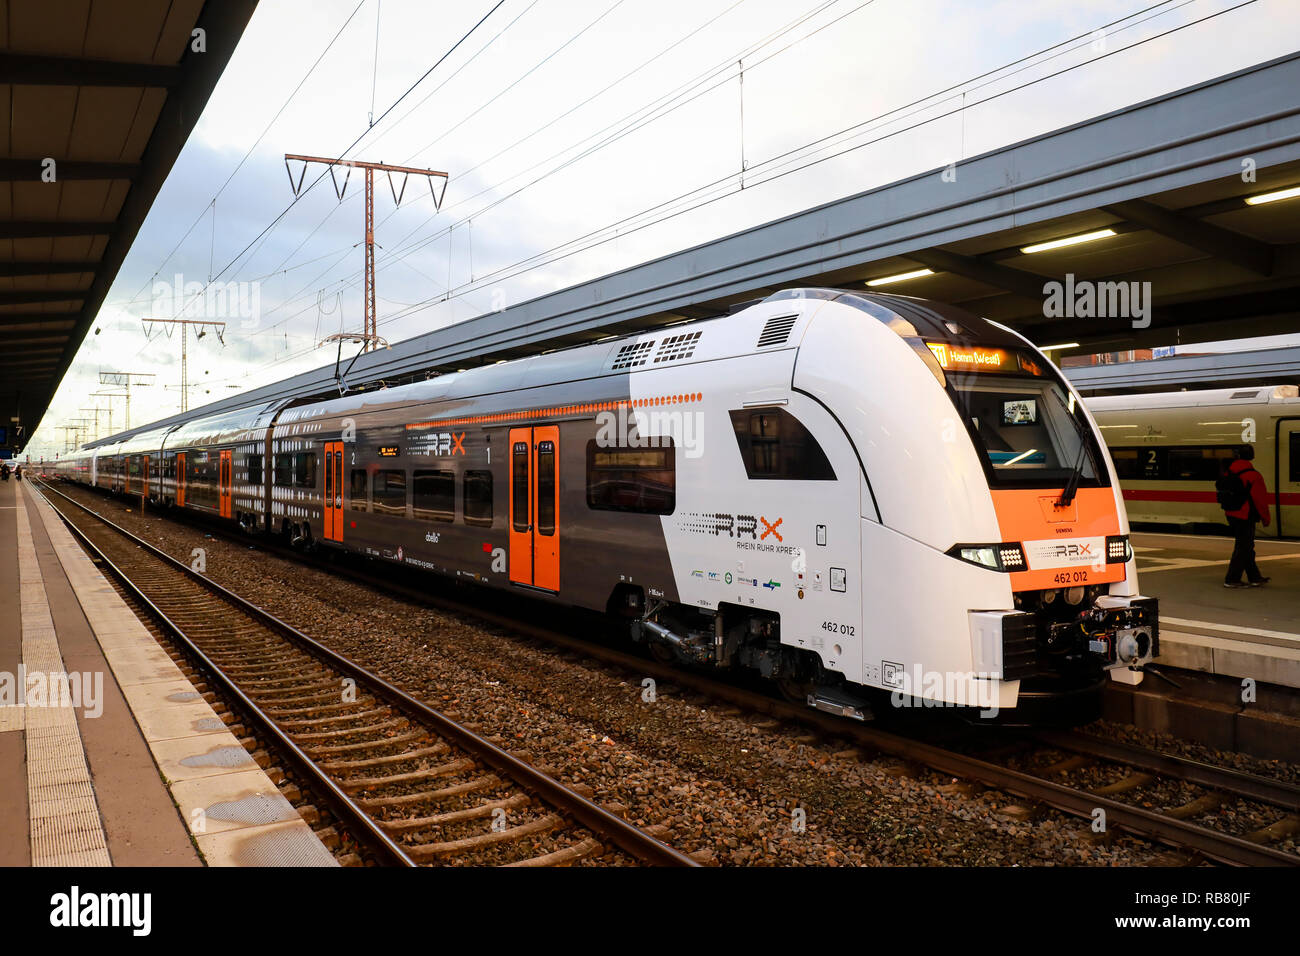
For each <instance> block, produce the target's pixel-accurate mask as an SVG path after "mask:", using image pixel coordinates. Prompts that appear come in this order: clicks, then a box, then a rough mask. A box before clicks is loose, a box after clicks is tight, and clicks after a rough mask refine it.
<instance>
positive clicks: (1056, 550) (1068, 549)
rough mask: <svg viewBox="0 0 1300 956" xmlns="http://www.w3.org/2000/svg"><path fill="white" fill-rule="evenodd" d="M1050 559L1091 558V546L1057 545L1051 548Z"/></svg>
mask: <svg viewBox="0 0 1300 956" xmlns="http://www.w3.org/2000/svg"><path fill="white" fill-rule="evenodd" d="M1052 557H1054V558H1091V557H1092V545H1090V544H1057V545H1053V546H1052Z"/></svg>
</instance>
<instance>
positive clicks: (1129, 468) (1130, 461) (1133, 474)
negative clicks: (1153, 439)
mask: <svg viewBox="0 0 1300 956" xmlns="http://www.w3.org/2000/svg"><path fill="white" fill-rule="evenodd" d="M1139 451H1141V449H1139V448H1112V449H1111V450H1110V460H1111V461H1113V462H1114V463H1115V474H1116V475H1117V476H1118V477H1119V480H1120V481H1129V480H1131V479H1133V478H1140V477H1142V473H1141V471H1140V469H1139V468H1138V452H1139Z"/></svg>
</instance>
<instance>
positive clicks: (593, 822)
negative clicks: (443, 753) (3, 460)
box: [47, 486, 700, 867]
mask: <svg viewBox="0 0 1300 956" xmlns="http://www.w3.org/2000/svg"><path fill="white" fill-rule="evenodd" d="M47 487H48V486H47ZM49 490H50V491H53V492H54V493H55V494H57V495H59V496H60V497H62V498H65V499H67V500H68V501H70V502H71V503H72V504H74V505H76V506H77V507H78V508H81V509H82V510H84V511H85V512H86V513H87V514H90V515H92V516H94V517H95V518H96V519H97V520H99V521H101V522H103V523H104V524H105V525H106V526H108V527H109V528H111V529H112V530H113V531H115V532H117V533H118V534H119V535H121V536H122V537H123V538H125V539H126V540H128V541H130V542H131V543H133V544H135V545H136V546H138V547H140V548H141V549H143V550H144V551H145V552H146V553H148V554H149V555H151V556H152V557H155V558H157V559H159V560H160V561H162V562H164V563H165V564H167V565H169V566H170V567H172V568H174V569H176V570H178V571H180V572H182V573H184V574H185V575H186V576H187V577H189V578H191V579H192V580H194V581H196V582H198V583H199V584H201V585H202V586H203V587H205V588H207V589H208V590H209V591H211V592H212V593H214V594H215V595H217V596H218V597H220V598H222V599H223V600H225V601H227V602H228V603H230V604H232V605H234V606H235V607H237V608H238V609H239V610H241V611H244V612H245V613H248V614H249V615H251V616H252V617H254V618H255V619H256V620H258V621H259V622H261V623H263V624H265V625H266V626H267V627H269V628H271V629H273V630H275V631H276V632H278V633H279V634H281V635H282V636H284V637H286V638H288V639H289V640H291V641H293V642H294V643H296V644H298V645H299V646H301V647H302V648H303V649H305V650H307V651H308V652H310V653H311V654H313V655H314V656H316V657H318V658H319V659H321V660H322V661H324V662H325V663H326V664H327V665H329V666H332V667H334V668H335V669H336V670H339V671H341V672H343V673H344V674H346V675H347V676H350V677H352V678H353V679H355V680H356V681H357V682H358V683H359V684H362V685H364V686H365V687H366V688H367V689H369V690H370V691H372V692H373V693H375V694H376V696H378V697H380V698H382V699H384V700H385V701H387V702H388V703H389V704H391V705H392V706H393V707H395V708H396V709H398V710H400V711H402V712H404V713H405V714H406V715H407V716H410V717H414V718H415V719H416V720H417V721H419V722H420V723H423V724H425V725H427V726H431V727H432V729H434V731H435V732H436V733H438V734H440V735H442V736H444V737H446V738H448V739H450V740H452V741H454V742H455V743H456V744H457V745H458V746H460V747H461V748H462V749H464V750H465V751H467V752H469V753H471V754H473V755H474V756H476V757H479V758H481V759H482V760H483V761H484V762H485V763H487V764H489V765H491V766H492V767H494V768H496V769H497V770H500V771H501V772H502V773H504V774H506V775H507V776H508V777H510V778H511V779H512V780H514V781H515V783H517V784H518V785H520V786H521V787H523V788H525V789H528V790H532V791H534V792H535V793H537V794H539V795H540V796H542V797H543V798H544V799H545V800H546V801H547V802H549V803H551V804H552V805H553V806H555V807H556V808H557V809H560V810H563V811H565V812H567V813H569V814H570V815H571V816H572V817H573V818H574V819H575V820H577V821H578V822H579V823H581V824H583V825H584V826H586V827H587V828H588V829H590V830H592V831H593V832H594V833H597V834H599V835H601V836H603V837H606V838H607V839H609V840H610V841H611V842H613V843H614V844H615V845H616V846H618V847H619V848H620V849H622V850H624V851H625V852H627V853H629V854H631V855H632V856H633V857H635V858H636V859H638V860H641V861H642V862H643V863H649V864H652V865H656V866H690V867H697V866H699V865H700V864H699V863H697V862H696V861H695V860H692V859H691V858H690V857H688V856H686V855H685V854H683V853H681V852H679V851H678V850H675V849H673V848H672V847H670V846H668V845H666V844H664V843H661V842H660V841H659V840H656V839H655V838H654V837H652V836H650V835H649V834H647V833H645V832H644V831H642V830H640V829H638V828H637V827H635V826H633V825H632V824H630V823H628V822H627V821H626V820H624V819H622V818H621V817H618V816H615V815H614V814H612V813H610V812H609V811H608V810H606V809H605V808H603V807H601V806H600V805H599V804H596V803H594V802H592V801H591V800H588V799H587V798H586V797H584V796H582V795H581V794H579V793H576V792H574V791H573V790H570V789H569V788H567V787H566V786H564V784H562V783H560V782H559V781H558V780H556V779H554V778H553V777H551V776H549V775H548V774H545V773H543V772H542V771H540V770H538V769H537V768H536V767H534V766H532V765H531V764H528V763H525V762H524V761H522V760H520V759H519V758H517V757H515V756H513V755H512V754H510V753H508V752H507V751H505V750H502V749H501V748H500V747H498V746H496V745H495V744H493V743H492V742H491V741H489V740H487V739H485V738H483V737H481V736H479V735H478V734H476V733H474V732H473V731H471V730H470V729H469V728H467V727H464V726H462V725H461V724H458V723H457V722H456V721H454V720H452V719H451V718H450V717H447V716H446V715H445V714H442V713H440V712H439V711H437V710H434V709H433V708H432V707H429V706H428V705H427V704H425V703H424V702H423V701H420V700H417V699H416V698H415V697H412V696H411V695H410V694H408V693H406V691H404V690H402V689H400V688H398V687H396V686H394V685H393V684H390V683H389V682H388V681H385V680H384V679H383V678H381V677H378V676H377V675H375V674H373V673H371V672H370V671H367V670H366V669H365V668H364V667H362V666H361V665H360V664H357V663H356V662H355V661H352V660H350V659H349V658H346V657H344V656H342V655H341V654H338V653H337V652H335V651H333V650H331V649H330V648H328V647H326V646H325V645H323V644H321V643H320V642H319V641H317V640H315V639H314V638H312V637H309V636H308V635H306V634H304V633H303V632H301V631H299V630H298V629H297V628H295V627H293V625H291V624H288V623H286V622H284V621H282V620H280V619H279V618H278V617H276V616H275V615H273V614H271V613H270V612H268V611H266V610H265V609H263V608H261V607H258V606H257V605H256V604H253V603H251V602H249V601H247V600H245V599H244V598H242V597H240V596H239V595H237V594H235V593H234V592H232V591H230V590H228V589H226V588H224V587H222V586H221V585H220V584H218V583H217V582H215V581H213V580H211V579H209V578H207V577H205V576H204V575H202V574H199V573H198V572H197V571H195V570H193V569H192V568H190V567H189V566H188V565H186V564H185V563H184V562H181V561H178V560H177V559H175V558H173V557H172V556H171V555H169V554H167V553H166V552H165V551H162V550H161V549H159V548H157V547H155V546H154V545H152V544H150V543H149V542H148V541H145V540H144V539H143V538H140V537H137V536H136V535H134V534H132V533H131V532H130V531H127V530H126V529H125V528H123V527H121V526H120V525H117V524H116V523H114V522H113V521H111V520H110V519H108V518H106V517H104V516H103V515H101V514H99V513H98V512H96V511H94V510H92V509H90V508H88V507H86V506H85V505H83V504H81V502H78V501H77V500H76V499H74V498H71V497H69V496H68V495H66V494H64V493H63V492H61V491H58V490H57V489H54V488H50V489H49ZM51 506H53V505H51ZM55 511H56V513H59V514H60V517H62V518H63V520H64V521H65V523H68V524H69V526H70V527H73V528H74V529H75V525H72V524H71V522H70V521H69V520H68V519H67V517H66V516H63V515H62V514H61V513H60V512H58V509H57V508H56V509H55ZM78 536H79V537H81V538H82V540H85V541H87V543H89V539H87V538H86V536H85V535H84V534H81V533H80V531H79V530H78ZM91 547H92V548H93V547H94V546H93V545H91ZM94 550H95V551H96V553H99V554H101V555H102V552H100V551H99V549H98V548H94ZM105 560H106V561H107V558H105ZM108 563H109V565H110V566H111V567H113V569H114V571H115V574H119V575H120V574H121V573H122V572H121V571H120V570H119V569H117V568H116V566H114V565H112V563H111V562H108ZM131 587H132V591H133V593H136V594H139V593H140V592H139V590H138V589H137V588H135V587H134V585H132V586H131ZM144 600H145V601H146V602H147V603H148V606H149V607H150V609H151V612H153V613H157V614H159V615H160V616H161V617H163V618H164V619H166V620H167V621H168V625H169V627H170V628H175V629H176V630H177V631H178V632H179V628H177V627H176V625H175V624H173V623H171V621H170V619H167V618H166V615H164V614H163V613H162V612H161V611H159V610H157V609H156V607H155V606H154V605H153V603H152V602H150V601H148V599H147V598H144ZM185 642H186V644H187V645H188V646H190V647H193V643H192V642H191V641H189V640H188V639H187V638H186V639H185ZM195 650H196V651H197V648H195ZM197 652H198V654H199V655H200V656H202V657H203V659H204V660H205V661H206V662H207V666H209V667H212V668H215V667H216V665H214V664H212V663H211V661H210V660H208V659H207V657H206V655H203V654H202V652H201V651H197ZM223 677H224V675H223ZM226 683H229V682H228V681H227V682H226ZM223 686H224V685H223ZM230 686H232V687H233V685H230ZM238 696H239V697H240V699H241V700H242V701H247V697H246V696H245V695H244V694H242V693H239V694H238ZM248 705H249V706H252V707H254V708H255V707H256V705H253V704H252V702H251V701H248ZM259 713H260V711H259ZM263 716H265V715H263ZM268 719H269V718H268ZM275 733H276V737H277V740H278V739H284V740H286V741H287V738H285V737H284V735H283V733H281V732H280V731H279V730H278V728H277V729H276V732H275ZM287 742H288V745H289V746H290V747H293V749H294V750H295V751H297V748H296V747H294V745H293V744H292V742H291V741H287ZM298 752H299V753H301V751H298ZM302 757H303V759H306V760H310V758H307V757H306V755H305V754H302ZM317 773H318V774H319V773H320V772H319V771H317ZM322 779H325V780H328V778H323V777H322ZM329 783H330V788H331V791H337V792H338V793H340V794H342V791H340V790H338V787H337V786H336V785H334V784H333V783H332V781H330V782H329ZM345 799H346V797H345ZM348 802H349V803H351V801H350V800H349V801H348ZM357 809H358V811H359V812H363V811H360V808H357ZM366 819H367V820H369V818H368V817H367V818H366ZM375 829H376V825H375V824H374V823H373V821H370V822H369V826H368V827H367V832H369V831H373V830H375ZM385 839H387V836H386V835H385ZM388 842H389V843H391V842H392V841H391V840H388ZM393 845H394V846H395V847H396V844H393ZM397 849H398V851H399V852H402V851H401V849H400V847H397ZM402 855H403V856H405V853H404V852H402ZM407 859H408V860H409V857H407ZM410 865H414V863H413V862H412V863H411V864H410Z"/></svg>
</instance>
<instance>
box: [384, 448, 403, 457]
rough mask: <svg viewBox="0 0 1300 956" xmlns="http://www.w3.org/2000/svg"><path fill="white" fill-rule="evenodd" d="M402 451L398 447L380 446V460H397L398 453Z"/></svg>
mask: <svg viewBox="0 0 1300 956" xmlns="http://www.w3.org/2000/svg"><path fill="white" fill-rule="evenodd" d="M400 450H401V449H399V448H398V447H397V446H396V445H380V446H379V457H380V458H396V457H397V454H398V452H399V451H400Z"/></svg>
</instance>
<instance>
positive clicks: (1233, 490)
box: [1214, 471, 1250, 511]
mask: <svg viewBox="0 0 1300 956" xmlns="http://www.w3.org/2000/svg"><path fill="white" fill-rule="evenodd" d="M1214 488H1215V490H1216V492H1217V495H1216V497H1217V498H1218V499H1219V507H1220V508H1222V509H1223V510H1224V511H1239V510H1240V509H1242V508H1244V507H1245V506H1246V502H1247V501H1248V500H1250V494H1249V492H1247V490H1246V483H1245V482H1244V481H1242V480H1241V472H1236V471H1225V472H1224V473H1223V474H1222V475H1221V476H1219V480H1218V481H1216V482H1215V483H1214Z"/></svg>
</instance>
